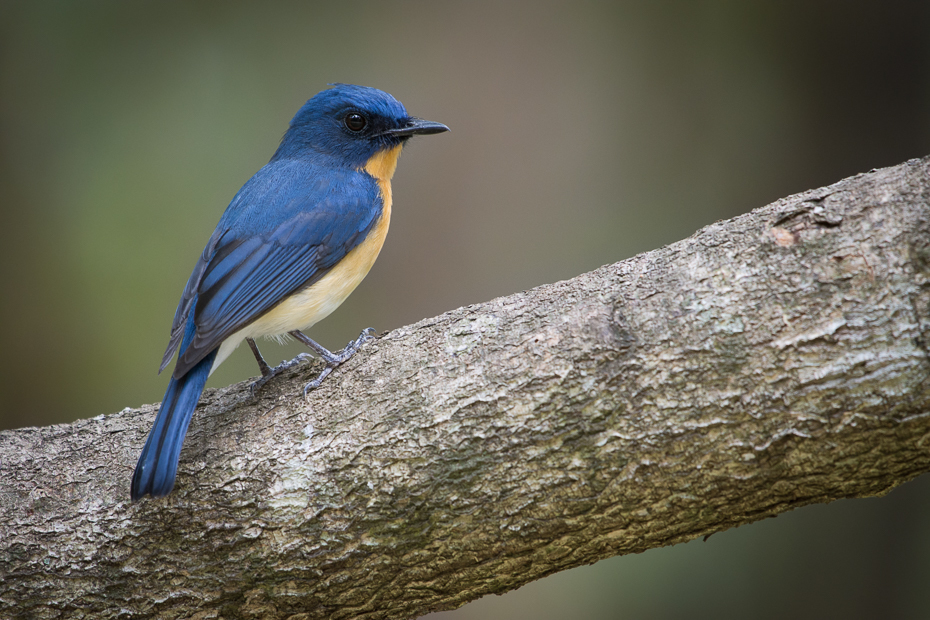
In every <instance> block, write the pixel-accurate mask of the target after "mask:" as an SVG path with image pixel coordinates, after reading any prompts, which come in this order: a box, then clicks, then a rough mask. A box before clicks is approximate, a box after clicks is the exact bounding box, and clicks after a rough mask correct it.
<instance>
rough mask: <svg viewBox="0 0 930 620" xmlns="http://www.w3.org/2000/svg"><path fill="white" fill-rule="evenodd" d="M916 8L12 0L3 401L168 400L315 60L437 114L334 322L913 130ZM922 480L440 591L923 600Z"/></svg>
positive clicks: (917, 611)
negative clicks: (190, 302) (200, 293)
mask: <svg viewBox="0 0 930 620" xmlns="http://www.w3.org/2000/svg"><path fill="white" fill-rule="evenodd" d="M928 7H930V3H927V2H919V1H889V0H885V1H882V2H878V1H873V2H855V1H852V0H833V1H827V0H804V1H794V0H790V1H789V0H777V1H775V0H771V1H768V0H767V1H759V0H747V1H743V0H738V1H732V2H722V1H721V2H698V1H692V2H685V1H681V2H661V1H642V2H596V1H591V2H586V1H584V0H572V1H570V2H528V1H523V2H493V1H491V2H480V1H474V2H442V3H431V2H389V1H384V2H369V1H363V0H358V1H356V2H352V3H348V2H268V3H257V2H256V3H244V2H166V1H160V2H142V1H139V2H118V1H112V2H96V1H90V0H83V1H81V2H65V1H61V2H54V1H42V2H33V1H22V2H10V1H8V0H2V1H0V283H2V289H0V320H2V322H0V325H3V340H2V347H3V351H2V354H0V428H14V427H20V426H32V425H45V424H54V423H61V422H69V421H72V420H75V419H77V418H84V417H91V416H95V415H99V414H102V413H111V412H115V411H118V410H120V409H122V408H123V407H127V406H129V407H136V406H139V405H141V404H143V403H151V402H156V401H158V400H160V399H161V397H162V394H163V390H164V388H165V385H166V381H167V377H165V376H158V375H157V374H156V372H155V371H156V369H157V366H158V363H159V360H160V358H161V354H162V351H163V348H164V346H165V344H166V343H167V336H168V328H169V325H170V322H171V318H172V316H173V313H174V309H175V305H176V303H177V300H178V297H179V295H180V292H181V289H182V288H183V285H184V283H185V281H186V279H187V276H188V275H189V273H190V269H191V268H192V266H193V264H194V261H195V260H196V258H197V256H198V254H199V253H200V251H201V249H202V247H203V245H204V243H205V242H206V239H207V238H208V236H209V235H210V233H211V231H212V230H213V227H214V225H215V224H216V221H217V219H218V218H219V216H220V214H221V212H222V211H223V209H224V208H225V206H226V204H227V203H228V202H229V200H230V199H231V198H232V196H233V194H234V193H235V191H236V190H237V189H238V188H239V187H240V186H241V185H242V183H243V182H244V181H245V180H246V179H248V178H249V176H251V174H252V173H253V172H254V171H255V170H257V169H258V168H259V167H261V166H262V165H263V164H264V163H265V162H266V161H267V159H268V158H269V157H270V156H271V154H272V152H273V151H274V149H275V147H276V145H277V142H278V140H279V139H280V136H281V135H282V133H283V131H284V129H285V128H286V126H287V122H288V121H289V119H290V118H291V116H292V115H293V114H294V112H295V111H296V110H297V109H298V107H299V106H300V105H301V104H302V103H303V102H304V101H305V100H306V99H308V98H309V97H310V96H312V95H313V94H314V93H316V92H317V91H318V90H320V89H322V88H324V87H325V85H326V84H327V83H329V82H336V81H339V82H350V83H359V84H366V85H370V86H376V87H379V88H382V89H385V90H387V91H389V92H391V93H393V94H394V95H395V96H397V97H398V98H399V99H401V101H403V102H404V103H405V104H406V105H407V108H408V110H409V111H410V112H411V113H413V114H416V115H418V116H422V117H425V118H429V119H431V120H437V121H441V122H444V123H446V124H448V125H449V126H450V127H451V128H452V132H451V133H449V134H444V135H441V136H435V137H430V138H422V139H419V140H416V141H414V142H413V143H412V144H411V145H410V146H409V147H408V148H407V149H406V150H405V154H404V157H403V158H402V161H401V165H400V167H399V170H398V173H397V175H396V177H395V183H394V195H395V208H394V216H393V221H392V225H391V234H390V235H389V237H388V242H387V244H386V246H385V248H384V251H383V252H382V254H381V258H380V259H379V261H378V263H377V264H376V265H375V268H374V269H373V270H372V272H371V274H370V275H369V276H368V279H367V280H366V281H365V283H364V284H363V285H362V286H361V287H360V288H359V290H358V291H356V293H355V294H354V295H353V296H352V297H350V298H349V300H348V301H347V302H346V303H345V305H344V306H343V307H342V308H341V309H340V310H339V311H338V312H337V313H336V314H335V315H333V316H332V317H331V318H329V319H327V320H326V321H324V322H323V323H321V324H320V325H318V326H317V327H316V328H314V330H313V331H312V332H311V334H312V336H313V337H315V338H317V339H318V340H320V341H321V342H322V343H323V344H325V345H327V346H329V347H340V346H342V344H344V343H345V342H346V341H347V340H348V339H350V338H352V337H354V336H355V335H357V334H358V332H359V330H360V329H361V328H362V327H365V326H368V325H372V326H375V327H377V328H378V329H379V330H389V329H393V328H396V327H399V326H401V325H404V324H407V323H411V322H414V321H416V320H418V319H421V318H424V317H428V316H432V315H435V314H438V313H441V312H443V311H445V310H448V309H451V308H455V307H458V306H461V305H465V304H469V303H475V302H481V301H486V300H488V299H491V298H493V297H496V296H499V295H506V294H510V293H514V292H517V291H521V290H524V289H527V288H530V287H533V286H537V285H540V284H544V283H548V282H553V281H556V280H560V279H565V278H570V277H572V276H575V275H577V274H579V273H582V272H584V271H588V270H591V269H594V268H596V267H598V266H601V265H603V264H607V263H612V262H616V261H619V260H622V259H624V258H627V257H629V256H632V255H634V254H636V253H638V252H642V251H645V250H649V249H653V248H656V247H660V246H662V245H664V244H666V243H669V242H672V241H675V240H678V239H680V238H683V237H686V236H688V235H690V234H691V233H693V232H694V231H695V230H696V229H698V228H700V227H701V226H703V225H706V224H708V223H711V222H713V221H715V220H718V219H723V218H727V217H732V216H734V215H737V214H739V213H744V212H746V211H749V210H751V209H753V208H755V207H759V206H762V205H764V204H766V203H768V202H771V201H773V200H775V199H777V198H780V197H782V196H786V195H789V194H792V193H795V192H799V191H802V190H805V189H809V188H812V187H817V186H821V185H826V184H829V183H832V182H835V181H838V180H840V179H841V178H844V177H846V176H850V175H853V174H856V173H858V172H863V171H867V170H869V169H871V168H875V167H882V166H889V165H894V164H898V163H901V162H903V161H905V160H907V159H909V158H912V157H920V156H924V155H927V154H930V9H928ZM263 350H264V352H265V354H266V356H267V357H269V358H270V359H269V361H274V362H277V361H278V360H280V359H284V358H290V357H292V356H293V355H294V354H296V353H297V352H298V351H299V349H298V348H296V347H294V346H293V345H292V346H291V347H278V346H277V345H273V344H268V345H266V346H265V347H263ZM255 373H256V368H255V365H254V361H253V360H252V358H251V355H250V354H249V352H248V350H247V349H244V350H241V351H239V352H237V353H236V354H235V355H234V356H233V357H232V358H231V359H230V360H229V361H227V362H226V364H224V366H223V367H222V368H221V369H220V370H219V371H218V372H217V373H215V375H214V376H213V378H212V379H211V382H210V385H213V386H218V385H226V384H228V383H231V382H235V381H241V380H243V379H245V378H247V377H249V376H251V375H254V374H255ZM926 478H927V477H925V479H918V480H917V481H914V482H912V483H909V484H907V485H904V486H903V487H901V488H899V489H898V490H895V491H894V492H892V493H891V494H890V495H889V496H887V497H885V498H881V499H869V500H856V501H843V502H836V503H833V504H830V505H827V506H813V507H809V508H805V509H802V510H799V511H795V512H793V513H789V514H786V515H782V516H780V517H778V518H776V519H770V520H767V521H764V522H761V523H758V524H754V525H751V526H747V527H742V528H739V529H736V530H731V531H727V532H723V533H719V534H716V535H714V536H713V537H712V538H710V539H709V540H708V541H707V542H702V541H695V542H692V543H689V544H685V545H678V546H675V547H670V548H665V549H656V550H652V551H649V552H647V553H644V554H642V555H637V556H626V557H622V558H614V559H611V560H606V561H603V562H600V563H599V564H597V565H595V566H592V567H585V568H580V569H576V570H573V571H569V572H566V573H562V574H559V575H555V576H553V577H550V578H547V579H545V580H542V581H539V582H536V583H534V584H531V585H529V586H527V587H525V588H523V589H521V590H519V591H517V592H513V593H509V594H506V595H504V596H501V597H496V596H495V597H487V598H485V599H482V600H480V601H477V602H475V603H472V604H469V605H467V606H465V607H463V608H462V609H460V610H457V611H455V612H448V613H444V614H439V615H437V616H435V617H434V618H442V619H454V620H465V619H470V618H533V619H536V620H544V619H548V618H569V617H571V618H683V617H688V618H724V617H740V618H746V617H753V618H781V617H786V616H789V615H790V616H792V617H799V618H814V617H845V618H877V617H882V618H899V617H912V618H926V617H930V588H928V587H927V584H928V583H930V481H928V480H927V479H926Z"/></svg>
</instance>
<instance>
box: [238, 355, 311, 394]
mask: <svg viewBox="0 0 930 620" xmlns="http://www.w3.org/2000/svg"><path fill="white" fill-rule="evenodd" d="M311 359H313V356H312V355H310V354H309V353H299V354H298V355H297V357H295V358H294V359H292V360H288V361H286V362H281V363H280V364H278V365H277V366H275V367H274V368H269V367H268V366H267V364H266V365H265V367H264V368H262V376H261V377H259V378H258V379H256V380H255V381H254V382H253V383H252V385H250V386H249V391H250V392H251V393H252V396H257V395H258V392H259V391H261V389H262V388H263V387H265V384H266V383H268V382H269V381H271V380H272V379H274V378H275V377H277V376H278V375H279V374H281V373H282V372H284V371H285V370H287V369H289V368H293V367H294V366H296V365H297V364H299V363H301V362H303V361H304V360H311Z"/></svg>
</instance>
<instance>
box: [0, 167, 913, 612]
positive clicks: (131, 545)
mask: <svg viewBox="0 0 930 620" xmlns="http://www.w3.org/2000/svg"><path fill="white" fill-rule="evenodd" d="M928 240H930V158H926V159H923V160H912V161H910V162H908V163H906V164H902V165H900V166H896V167H893V168H887V169H883V170H875V171H872V172H870V173H868V174H863V175H858V176H856V177H853V178H850V179H846V180H844V181H841V182H840V183H837V184H835V185H832V186H830V187H826V188H822V189H817V190H811V191H808V192H804V193H803V194H799V195H797V196H792V197H790V198H786V199H783V200H779V201H777V202H775V203H774V204H771V205H769V206H767V207H764V208H761V209H757V210H756V211H753V212H752V213H749V214H747V215H743V216H740V217H737V218H735V219H732V220H729V221H726V222H718V223H716V224H713V225H711V226H708V227H706V228H704V229H703V230H701V231H699V232H698V233H696V234H695V235H694V236H692V237H691V238H689V239H686V240H684V241H681V242H678V243H675V244H672V245H670V246H668V247H666V248H663V249H661V250H656V251H654V252H648V253H646V254H642V255H640V256H637V257H635V258H632V259H630V260H627V261H623V262H621V263H617V264H614V265H609V266H606V267H603V268H601V269H598V270H596V271H593V272H591V273H587V274H584V275H581V276H578V277H577V278H574V279H572V280H569V281H566V282H559V283H556V284H552V285H548V286H542V287H539V288H537V289H534V290H531V291H526V292H524V293H520V294H517V295H512V296H510V297H506V298H500V299H495V300H493V301H490V302H487V303H483V304H477V305H473V306H468V307H466V308H460V309H458V310H454V311H452V312H448V313H446V314H443V315H441V316H438V317H435V318H432V319H427V320H424V321H420V322H419V323H416V324H414V325H410V326H408V327H403V328H400V329H397V330H395V331H392V332H390V333H388V334H385V335H384V336H382V337H381V338H379V339H378V340H377V341H375V342H372V343H369V344H367V345H366V346H365V347H364V349H363V350H362V352H361V353H360V354H359V355H358V356H356V357H355V358H354V359H352V360H351V361H350V362H348V363H347V364H346V365H344V366H343V367H342V368H340V369H339V370H337V371H336V372H335V373H334V374H333V375H332V376H331V377H330V378H329V379H328V380H327V381H326V383H324V385H323V386H322V387H321V388H320V389H318V390H316V391H315V392H313V393H312V394H311V397H310V400H309V402H305V401H304V400H303V398H301V396H300V392H301V387H302V385H303V383H304V382H306V381H307V380H308V379H309V378H311V377H312V376H313V374H314V373H315V372H316V371H317V370H318V367H316V366H314V367H309V366H302V367H301V368H300V369H298V370H297V371H294V372H292V373H291V374H290V375H288V376H286V377H285V378H283V379H278V380H275V381H273V382H272V383H271V384H270V385H269V386H267V387H266V389H265V390H264V391H263V392H262V393H261V394H260V396H259V398H258V399H253V398H251V397H250V395H249V391H248V385H247V384H246V383H241V384H237V385H233V386H230V387H227V388H225V389H221V390H213V391H208V392H207V393H205V395H204V397H203V399H202V401H201V405H200V407H199V408H198V411H197V412H196V413H195V416H194V420H193V422H192V424H191V430H190V433H189V436H188V438H187V442H186V444H185V446H184V450H183V452H182V454H181V465H180V471H179V476H178V483H177V486H176V488H175V492H174V493H173V494H172V495H171V496H169V497H168V498H166V499H165V500H161V501H151V500H145V501H142V502H139V503H137V504H131V503H130V502H129V501H128V498H129V490H128V484H129V480H130V477H131V474H132V469H133V466H134V465H135V461H136V458H137V456H138V453H139V450H140V449H141V447H142V444H143V442H144V440H145V434H146V432H147V431H148V429H149V426H150V424H151V421H152V417H153V415H154V413H155V406H146V407H143V408H142V409H139V410H130V409H125V410H123V411H121V412H119V413H117V414H115V415H110V416H100V417H97V418H94V419H92V420H82V421H79V422H76V423H74V424H67V425H60V426H53V427H48V428H26V429H19V430H15V431H7V432H3V433H0V503H2V505H3V507H4V510H3V514H2V515H0V578H2V580H0V616H4V617H6V616H17V617H18V616H29V617H37V618H38V617H41V618H57V617H85V615H93V616H94V617H100V618H111V617H112V618H116V617H120V618H147V617H156V616H157V617H182V616H183V617H203V618H208V617H219V616H222V617H223V618H254V617H260V618H301V619H304V618H357V617H363V618H410V617H415V616H417V615H420V614H423V613H426V612H428V611H434V610H440V609H452V608H454V607H457V606H459V605H461V604H463V603H465V602H467V601H470V600H473V599H475V598H478V597H479V596H482V595H484V594H487V593H489V592H498V593H499V592H504V591H506V590H510V589H513V588H516V587H518V586H520V585H523V584H525V583H527V582H529V581H531V580H534V579H538V578H540V577H543V576H545V575H548V574H551V573H554V572H557V571H560V570H564V569H567V568H571V567H574V566H579V565H582V564H589V563H592V562H595V561H597V560H599V559H602V558H606V557H610V556H613V555H617V554H624V553H632V552H639V551H643V550H645V549H649V548H651V547H658V546H662V545H669V544H673V543H677V542H682V541H686V540H689V539H692V538H695V537H697V536H703V535H707V534H710V533H712V532H717V531H720V530H723V529H727V528H730V527H734V526H737V525H741V524H744V523H750V522H752V521H756V520H758V519H762V518H765V517H769V516H773V515H776V514H778V513H780V512H784V511H786V510H790V509H792V508H795V507H798V506H802V505H805V504H810V503H814V502H828V501H832V500H835V499H838V498H843V497H861V496H868V495H878V494H882V493H885V492H887V491H889V490H890V489H891V488H892V487H894V486H895V485H898V484H900V483H902V482H904V481H906V480H908V479H910V478H913V477H914V476H916V475H918V474H920V473H922V472H925V471H927V470H928V469H930V441H928V437H930V415H928V412H930V356H928V346H930V345H928V343H930V247H928Z"/></svg>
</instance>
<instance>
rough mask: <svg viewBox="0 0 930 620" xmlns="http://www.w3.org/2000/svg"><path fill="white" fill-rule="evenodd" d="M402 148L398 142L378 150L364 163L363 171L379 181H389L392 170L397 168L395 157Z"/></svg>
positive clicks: (392, 173) (396, 157)
mask: <svg viewBox="0 0 930 620" xmlns="http://www.w3.org/2000/svg"><path fill="white" fill-rule="evenodd" d="M403 148H404V146H403V145H402V144H398V145H397V146H395V147H393V148H389V149H384V150H383V151H378V152H377V153H375V154H374V155H372V157H371V159H369V160H368V161H367V162H366V163H365V166H364V170H365V172H367V173H368V174H370V175H371V176H373V177H374V178H376V179H377V180H378V182H379V183H390V181H391V177H393V176H394V170H396V169H397V159H398V158H399V157H400V151H401V149H403Z"/></svg>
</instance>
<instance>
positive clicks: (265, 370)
mask: <svg viewBox="0 0 930 620" xmlns="http://www.w3.org/2000/svg"><path fill="white" fill-rule="evenodd" d="M245 341H246V342H248V343H249V348H250V349H252V355H254V356H255V361H256V362H258V369H259V370H261V371H262V376H263V377H267V376H268V375H270V374H271V367H270V366H268V362H266V361H265V358H264V357H262V352H261V351H259V350H258V346H257V345H256V344H255V341H254V340H252V339H251V338H246V339H245Z"/></svg>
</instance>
